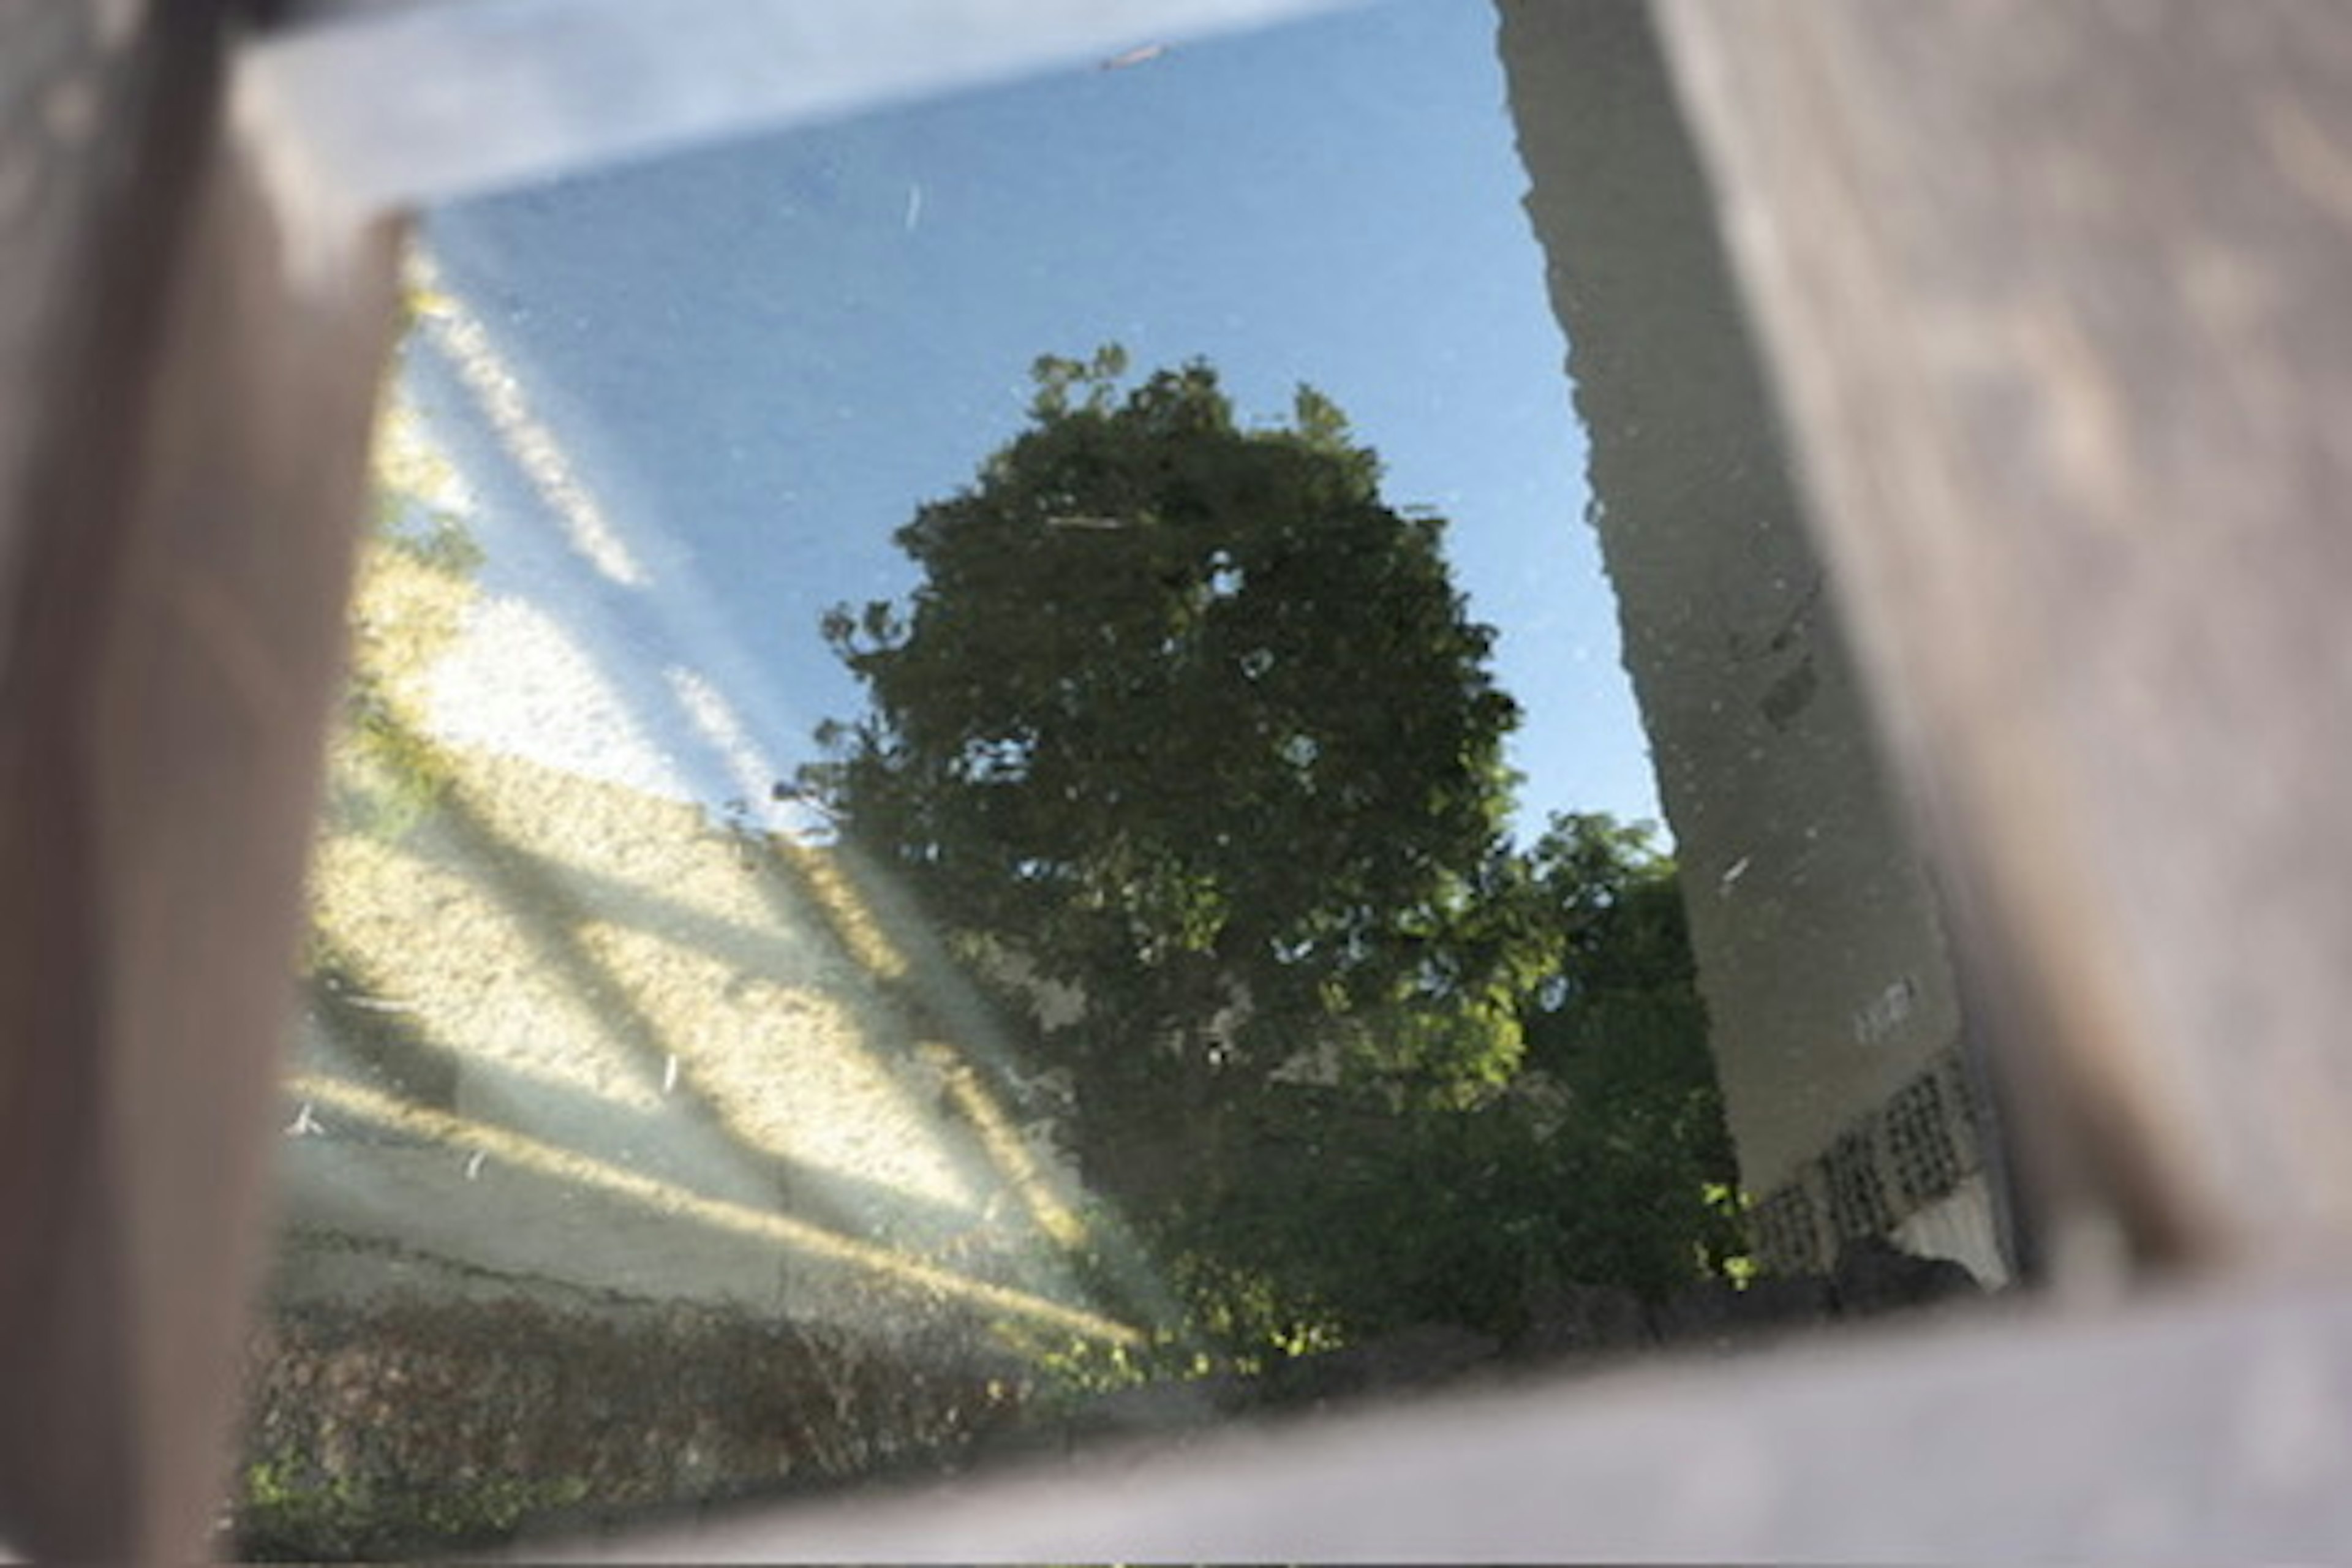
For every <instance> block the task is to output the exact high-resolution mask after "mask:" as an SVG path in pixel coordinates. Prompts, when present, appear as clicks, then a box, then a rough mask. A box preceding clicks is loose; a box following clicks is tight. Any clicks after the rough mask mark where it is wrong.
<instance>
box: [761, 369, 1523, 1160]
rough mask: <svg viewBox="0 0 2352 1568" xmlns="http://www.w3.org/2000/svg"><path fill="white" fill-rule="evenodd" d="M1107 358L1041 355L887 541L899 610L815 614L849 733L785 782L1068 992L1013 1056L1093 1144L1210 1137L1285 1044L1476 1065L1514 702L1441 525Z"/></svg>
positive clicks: (835, 737)
mask: <svg viewBox="0 0 2352 1568" xmlns="http://www.w3.org/2000/svg"><path fill="white" fill-rule="evenodd" d="M1123 365H1124V356H1123V355H1121V354H1120V353H1118V351H1116V350H1115V349H1107V350H1105V351H1103V352H1101V353H1097V355H1096V356H1095V358H1094V359H1093V361H1092V362H1091V363H1083V364H1082V363H1079V362H1076V361H1074V360H1062V359H1055V358H1052V357H1050V356H1049V357H1047V358H1045V359H1043V360H1041V361H1040V362H1039V363H1038V365H1037V367H1036V373H1035V374H1036V378H1037V384H1038V394H1037V398H1036V401H1035V403H1034V406H1033V415H1034V425H1033V426H1032V428H1030V429H1029V430H1028V431H1026V432H1025V433H1024V434H1023V435H1022V436H1020V437H1018V438H1016V439H1015V440H1014V441H1013V443H1012V444H1011V445H1009V446H1007V447H1005V448H1003V450H1002V451H999V452H998V453H996V454H995V455H994V456H993V457H992V458H989V459H988V461H987V462H986V464H985V465H984V466H983V467H982V471H981V474H980V478H979V480H978V482H977V484H976V485H974V486H973V487H972V488H971V489H967V490H965V491H963V492H962V493H961V494H959V495H956V496H954V497H951V498H950V499H948V500H942V501H937V502H933V503H931V504H929V505H926V506H924V507H923V508H922V509H921V510H919V512H918V514H917V515H916V517H915V519H914V521H912V522H911V523H909V524H908V526H907V527H905V528H904V529H902V530H901V531H899V533H898V543H899V545H900V547H901V548H902V549H904V550H905V551H906V552H908V555H910V556H911V557H912V558H913V559H914V560H915V562H916V563H918V564H919V566H921V567H922V569H923V573H924V579H923V582H922V584H921V585H920V586H919V588H918V589H917V590H916V592H915V594H914V595H913V597H912V600H911V602H909V603H908V604H904V605H898V604H888V603H878V602H877V603H873V604H868V605H865V606H863V607H862V608H860V609H853V608H852V607H850V606H847V605H843V606H840V607H837V608H836V609H835V610H834V611H833V612H831V613H830V614H829V615H828V616H827V617H826V620H825V627H824V629H825V633H826V636H827V637H828V638H829V639H830V640H831V641H832V643H833V645H834V646H835V649H836V650H837V651H838V653H839V655H840V657H841V658H843V660H844V661H845V663H846V664H847V666H848V667H849V668H850V669H851V670H852V671H854V672H855V673H856V675H857V676H858V677H859V678H860V679H862V680H863V681H864V682H865V683H866V689H867V692H868V695H869V699H870V703H871V710H870V713H869V714H868V716H867V717H866V719H864V720H863V721H860V722H858V723H856V724H855V725H832V726H828V727H827V728H826V730H825V731H824V732H823V733H824V738H825V739H826V741H827V742H829V743H830V745H831V747H832V748H833V750H834V752H835V759H834V760H833V761H831V762H829V763H824V764H821V765H819V766H816V767H814V768H811V769H809V770H806V771H805V772H804V773H803V778H802V781H801V782H802V785H803V789H805V790H807V791H808V792H810V793H812V794H813V795H816V796H817V797H819V798H821V799H823V800H824V801H825V802H826V804H827V805H829V806H831V807H832V809H833V810H834V811H835V814H836V815H837V816H838V817H839V819H840V820H841V821H842V822H843V823H844V825H845V831H846V832H847V833H848V834H849V835H851V836H852V837H854V838H856V840H857V841H859V842H860V843H861V844H863V845H864V846H865V847H867V848H868V849H869V850H871V851H873V852H875V853H876V854H877V855H879V856H882V857H885V858H887V859H889V860H891V861H894V862H895V863H896V865H897V866H898V869H899V870H900V872H901V873H902V874H903V875H904V876H905V877H906V878H907V879H908V880H909V881H910V882H911V883H913V884H914V886H915V887H916V889H918V890H919V892H920V893H921V894H922V895H924V896H925V898H926V900H927V901H928V903H929V906H930V907H931V908H932V910H934V911H935V912H936V913H938V914H939V915H940V916H941V917H942V918H943V919H944V921H946V922H947V923H948V924H949V925H950V927H952V928H955V929H960V930H964V931H975V932H985V933H1018V941H1019V942H1020V944H1021V951H1022V953H1023V956H1024V960H1025V961H1026V962H1027V963H1029V964H1030V965H1032V966H1033V967H1034V971H1035V972H1036V973H1037V974H1039V975H1040V976H1042V977H1043V978H1045V979H1048V980H1052V981H1057V982H1061V983H1064V984H1069V985H1071V986H1074V987H1076V988H1077V989H1078V990H1079V991H1081V992H1082V993H1083V994H1085V996H1086V998H1087V1015H1086V1016H1085V1018H1084V1019H1083V1020H1082V1021H1080V1023H1078V1024H1077V1025H1076V1026H1071V1027H1069V1028H1066V1029H1064V1030H1061V1031H1060V1032H1059V1033H1058V1034H1057V1035H1055V1037H1053V1038H1051V1039H1049V1040H1048V1041H1046V1042H1045V1049H1046V1051H1047V1053H1048V1054H1050V1055H1052V1056H1055V1057H1056V1058H1060V1059H1062V1060H1065V1061H1067V1062H1069V1063H1070V1064H1071V1065H1073V1066H1074V1067H1075V1068H1077V1069H1078V1072H1079V1076H1080V1082H1081V1084H1082V1093H1084V1094H1086V1095H1087V1097H1088V1098H1089V1099H1090V1100H1091V1102H1092V1103H1091V1105H1090V1106H1089V1108H1088V1112H1087V1114H1088V1115H1089V1117H1090V1118H1091V1119H1092V1121H1093V1123H1094V1125H1095V1127H1096V1128H1097V1129H1100V1128H1102V1127H1104V1126H1106V1125H1107V1124H1108V1123H1109V1122H1111V1121H1118V1120H1119V1119H1120V1118H1121V1116H1122V1114H1123V1113H1124V1112H1125V1111H1126V1110H1134V1111H1135V1113H1136V1114H1138V1115H1145V1116H1149V1117H1150V1118H1151V1119H1153V1120H1164V1119H1165V1118H1166V1117H1167V1116H1168V1115H1169V1114H1170V1110H1171V1108H1173V1107H1181V1108H1182V1113H1183V1114H1184V1115H1185V1116H1187V1117H1188V1118H1189V1119H1191V1120H1192V1121H1193V1122H1195V1123H1196V1124H1197V1122H1198V1121H1200V1120H1201V1119H1203V1118H1208V1119H1213V1118H1214V1117H1215V1116H1216V1115H1217V1114H1219V1113H1220V1110H1221V1108H1223V1107H1225V1106H1229V1105H1231V1104H1232V1103H1234V1102H1235V1101H1236V1100H1238V1099H1241V1098H1244V1097H1246V1096H1247V1095H1248V1094H1250V1093H1252V1092H1254V1091H1255V1089H1257V1088H1258V1087H1259V1086H1260V1085H1262V1084H1263V1083H1264V1082H1265V1081H1266V1079H1267V1076H1268V1075H1269V1074H1270V1073H1272V1072H1274V1071H1276V1070H1277V1069H1279V1068H1282V1067H1283V1066H1284V1065H1285V1064H1286V1063H1287V1062H1289V1061H1290V1060H1291V1059H1292V1058H1295V1057H1296V1056H1297V1054H1298V1053H1299V1052H1300V1051H1301V1050H1303V1049H1308V1048H1313V1047H1331V1048H1334V1049H1336V1050H1337V1051H1338V1052H1339V1055H1340V1056H1341V1058H1343V1061H1344V1065H1345V1066H1346V1068H1348V1069H1349V1070H1350V1071H1354V1072H1359V1073H1365V1074H1370V1075H1375V1076H1386V1077H1391V1078H1416V1077H1417V1078H1421V1079H1429V1080H1432V1081H1433V1082H1435V1083H1438V1084H1441V1085H1444V1086H1454V1085H1460V1084H1465V1083H1474V1082H1480V1081H1496V1080H1499V1079H1502V1078H1505V1077H1507V1075H1508V1072H1509V1070H1510V1068H1511V1066H1512V1063H1513V1060H1514V1058H1516V1055H1517V1049H1518V1038H1517V1018H1516V1015H1515V1013H1514V1011H1513V1009H1512V1008H1511V1007H1509V1006H1508V1005H1504V1004H1505V999H1506V998H1507V994H1508V993H1509V991H1510V989H1511V985H1512V984H1513V982H1512V980H1511V979H1510V976H1509V973H1508V972H1509V971H1510V969H1511V963H1510V961H1509V960H1508V959H1507V958H1506V957H1504V956H1503V955H1501V954H1499V953H1497V954H1494V955H1493V956H1494V957H1495V959H1496V963H1492V964H1489V965H1487V966H1486V967H1485V968H1480V967H1479V966H1478V963H1476V962H1475V959H1476V957H1477V956H1478V955H1479V954H1483V953H1485V951H1486V950H1484V949H1473V948H1472V947H1469V946H1464V947H1461V948H1459V949H1456V948H1454V947H1452V946H1449V941H1448V939H1449V935H1450V933H1451V932H1452V931H1453V930H1454V928H1455V927H1456V926H1457V925H1460V924H1462V923H1463V922H1465V921H1468V920H1471V919H1472V918H1473V917H1474V914H1475V883H1476V879H1477V875H1478V868H1481V867H1482V866H1484V865H1486V864H1487V863H1488V862H1489V861H1490V860H1491V859H1492V858H1494V856H1495V855H1496V850H1497V847H1498V843H1499V837H1500V826H1501V823H1502V820H1503V817H1504V815H1505V812H1506V810H1507V805H1508V792H1509V784H1510V778H1509V775H1508V773H1507V771H1506V770H1505V768H1504V767H1503V764H1502V762H1501V745H1502V740H1503V736H1504V735H1505V733H1506V732H1507V731H1508V730H1509V729H1510V728H1511V726H1512V725H1513V724H1514V723H1515V722H1516V721H1517V707H1516V705H1515V704H1513V703H1512V701H1511V700H1510V699H1509V698H1507V697H1506V696H1505V695H1503V693H1501V692H1500V691H1499V690H1497V689H1496V688H1495V686H1494V684H1493V683H1492V681H1491V680H1490V679H1489V678H1488V675H1487V672H1486V659H1487V654H1488V650H1489V647H1490V645H1491V643H1492V640H1493V634H1492V633H1491V631H1490V630H1489V629H1488V628H1486V627H1485V626H1480V625H1477V624H1476V623H1475V622H1473V621H1471V620H1469V619H1468V618H1467V616H1465V613H1464V605H1463V601H1462V598H1461V595H1458V594H1457V593H1455V592H1454V588H1453V585H1452V582H1451V578H1450V576H1449V574H1448V571H1447V568H1446V565H1445V563H1444V556H1443V553H1442V551H1441V544H1442V540H1443V534H1444V522H1443V521H1442V520H1440V519H1437V518H1434V517H1407V516H1404V515H1402V514H1400V513H1399V512H1397V511H1395V510H1391V509H1390V508H1389V507H1387V506H1385V505H1383V504H1382V503H1381V499H1380V496H1379V494H1378V488H1377V481H1378V476H1379V465H1378V461H1377V459H1376V458H1374V457H1373V455H1372V454H1371V453H1370V451H1369V450H1368V449H1365V448H1363V447H1359V446H1356V445H1355V444H1354V443H1353V442H1352V440H1351V438H1350V437H1349V435H1348V433H1347V427H1346V423H1345V420H1344V418H1343V417H1342V416H1340V414H1339V410H1338V408H1337V407H1336V406H1335V405H1332V404H1331V403H1330V402H1329V400H1328V399H1326V398H1323V397H1321V396H1320V395H1318V394H1315V393H1313V392H1311V391H1307V390H1302V391H1301V392H1300V394H1299V397H1298V401H1297V419H1298V422H1299V423H1298V427H1297V428H1295V429H1285V428H1276V429H1254V430H1244V429H1242V428H1241V427H1239V426H1237V425H1236V423H1235V420H1234V410H1233V406H1232V405H1231V403H1230V402H1229V401H1228V400H1227V398H1226V397H1225V395H1223V392H1222V391H1221V390H1220V388H1219V386H1218V383H1217V378H1216V375H1215V373H1214V372H1213V371H1212V370H1210V369H1209V368H1208V367H1207V366H1206V365H1203V364H1199V363H1193V364H1190V365H1186V366H1184V367H1182V368H1181V369H1179V370H1174V371H1163V372H1160V374H1155V375H1153V376H1151V377H1150V378H1149V379H1148V380H1146V381H1145V382H1143V383H1142V384H1140V385H1139V386H1136V387H1133V388H1132V389H1129V390H1126V391H1124V393H1122V391H1121V388H1120V386H1119V384H1118V376H1119V374H1121V371H1122V369H1123ZM1522 967H1524V966H1522ZM1115 1142H1116V1141H1115V1140H1114V1141H1109V1142H1104V1141H1097V1144H1096V1146H1095V1148H1094V1149H1093V1151H1092V1152H1094V1153H1095V1154H1096V1155H1097V1156H1098V1158H1097V1160H1096V1161H1095V1162H1094V1165H1095V1168H1094V1169H1093V1170H1091V1171H1090V1174H1092V1175H1094V1176H1096V1177H1097V1178H1098V1179H1100V1178H1104V1177H1106V1176H1108V1177H1110V1178H1112V1179H1114V1180H1116V1173H1115V1172H1112V1171H1110V1170H1109V1169H1108V1168H1107V1166H1108V1164H1109V1163H1115V1161H1112V1160H1111V1158H1110V1157H1111V1155H1112V1154H1113V1152H1114V1151H1113V1144H1114V1143H1115Z"/></svg>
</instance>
